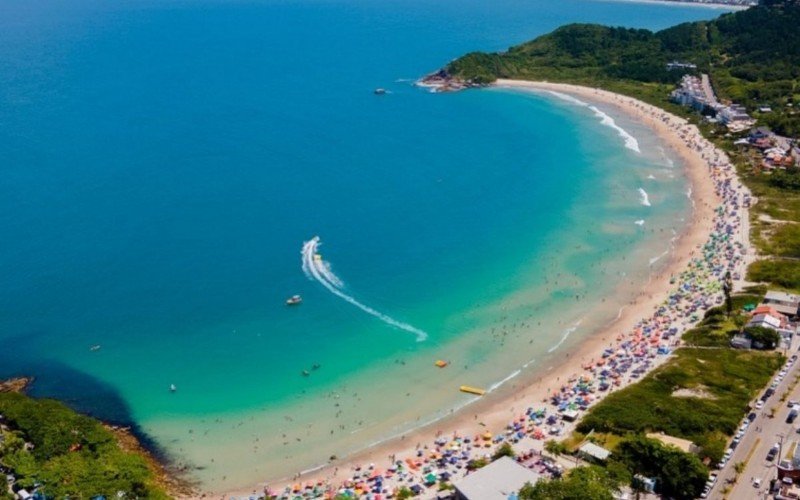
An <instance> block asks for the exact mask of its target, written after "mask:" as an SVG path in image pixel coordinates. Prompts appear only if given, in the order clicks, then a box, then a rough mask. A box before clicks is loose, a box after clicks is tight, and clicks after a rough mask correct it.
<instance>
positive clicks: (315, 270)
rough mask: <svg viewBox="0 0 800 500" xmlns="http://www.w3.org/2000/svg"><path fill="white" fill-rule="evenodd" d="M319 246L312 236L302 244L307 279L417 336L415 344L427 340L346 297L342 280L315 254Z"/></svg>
mask: <svg viewBox="0 0 800 500" xmlns="http://www.w3.org/2000/svg"><path fill="white" fill-rule="evenodd" d="M319 246H320V239H319V236H314V237H313V238H311V239H310V240H309V241H306V242H305V243H303V250H302V252H301V253H302V256H303V272H304V273H305V275H306V276H307V277H308V279H310V280H314V281H317V282H319V283H320V284H321V285H322V286H324V287H325V288H326V289H327V290H328V291H329V292H331V293H332V294H334V295H336V296H337V297H339V298H340V299H342V300H344V301H345V302H348V303H350V304H352V305H354V306H356V307H357V308H359V309H361V310H362V311H364V312H365V313H367V314H369V315H371V316H374V317H376V318H378V319H379V320H381V321H383V322H384V323H386V324H387V325H390V326H393V327H395V328H399V329H400V330H405V331H407V332H409V333H413V334H414V335H416V336H417V342H422V341H423V340H425V339H427V338H428V334H427V333H425V332H423V331H422V330H420V329H419V328H415V327H413V326H411V325H409V324H408V323H403V322H402V321H397V320H396V319H394V318H392V317H390V316H387V315H386V314H383V313H382V312H380V311H376V310H375V309H373V308H371V307H369V306H366V305H364V304H362V303H361V302H359V301H357V300H356V299H354V298H353V297H351V296H350V295H347V294H346V293H345V292H344V291H343V290H342V288H343V287H344V283H343V282H342V280H341V279H339V277H338V276H336V275H335V274H334V273H333V271H331V267H330V264H328V263H327V262H325V261H324V260H322V256H321V255H320V254H319V253H318V252H317V250H318V249H319Z"/></svg>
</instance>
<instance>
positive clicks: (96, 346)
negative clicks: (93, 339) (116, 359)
mask: <svg viewBox="0 0 800 500" xmlns="http://www.w3.org/2000/svg"><path fill="white" fill-rule="evenodd" d="M89 350H90V351H92V352H95V351H99V350H100V344H95V345H93V346H92V347H90V348H89Z"/></svg>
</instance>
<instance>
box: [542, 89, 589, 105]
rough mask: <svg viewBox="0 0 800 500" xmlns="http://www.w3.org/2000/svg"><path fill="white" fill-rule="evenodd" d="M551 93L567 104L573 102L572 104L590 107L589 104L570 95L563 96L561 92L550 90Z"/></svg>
mask: <svg viewBox="0 0 800 500" xmlns="http://www.w3.org/2000/svg"><path fill="white" fill-rule="evenodd" d="M548 92H549V93H551V94H553V95H554V96H556V97H558V98H559V99H561V100H563V101H567V102H571V103H572V104H577V105H578V106H588V105H589V104H588V103H585V102H583V101H581V100H580V99H578V98H577V97H573V96H571V95H569V94H562V93H561V92H556V91H555V90H548Z"/></svg>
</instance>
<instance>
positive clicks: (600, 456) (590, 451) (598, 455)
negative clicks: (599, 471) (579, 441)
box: [578, 442, 611, 462]
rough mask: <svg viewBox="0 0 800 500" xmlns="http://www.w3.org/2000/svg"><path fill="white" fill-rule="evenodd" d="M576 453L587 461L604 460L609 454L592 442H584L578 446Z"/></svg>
mask: <svg viewBox="0 0 800 500" xmlns="http://www.w3.org/2000/svg"><path fill="white" fill-rule="evenodd" d="M578 453H579V454H580V455H582V456H583V457H584V458H586V459H587V460H589V461H595V462H605V461H606V460H608V457H610V456H611V452H610V451H608V450H607V449H605V448H603V447H602V446H598V445H596V444H594V443H592V442H588V443H584V444H583V445H581V447H580V448H578Z"/></svg>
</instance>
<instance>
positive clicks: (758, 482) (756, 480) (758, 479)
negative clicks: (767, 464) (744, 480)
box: [753, 477, 761, 489]
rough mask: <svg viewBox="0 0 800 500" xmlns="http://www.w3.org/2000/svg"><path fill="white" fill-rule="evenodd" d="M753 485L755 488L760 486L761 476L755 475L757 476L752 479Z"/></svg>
mask: <svg viewBox="0 0 800 500" xmlns="http://www.w3.org/2000/svg"><path fill="white" fill-rule="evenodd" d="M753 487H754V488H756V489H758V488H761V478H760V477H757V478H755V479H753Z"/></svg>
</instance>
